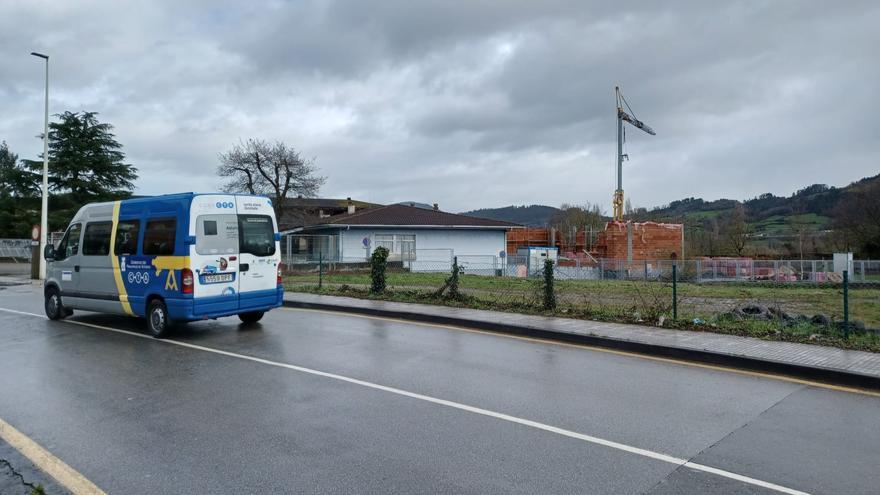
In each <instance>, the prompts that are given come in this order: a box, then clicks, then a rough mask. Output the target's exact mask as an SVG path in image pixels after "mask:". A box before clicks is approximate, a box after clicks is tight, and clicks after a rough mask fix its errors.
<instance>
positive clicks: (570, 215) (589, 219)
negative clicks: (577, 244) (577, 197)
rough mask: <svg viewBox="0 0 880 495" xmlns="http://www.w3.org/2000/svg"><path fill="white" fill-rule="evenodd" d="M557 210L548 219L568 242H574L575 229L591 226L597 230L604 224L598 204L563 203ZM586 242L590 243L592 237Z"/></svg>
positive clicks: (585, 228)
mask: <svg viewBox="0 0 880 495" xmlns="http://www.w3.org/2000/svg"><path fill="white" fill-rule="evenodd" d="M559 210H560V211H559V212H558V213H556V214H555V215H554V217H553V218H552V219H551V220H550V223H551V224H552V225H554V226H555V227H556V228H558V229H559V231H560V232H562V234H563V235H564V236H566V239H567V242H568V243H572V244H573V243H574V241H575V238H576V231H577V230H581V229H584V230H587V229H590V228H591V227H592V229H593V230H594V231H596V232H598V231H599V230H601V229H602V228H603V227H604V225H605V219H604V218H603V212H602V209H601V208H599V205H591V204H590V203H586V204H583V205H573V204H569V203H563V204H562V205H561V206H560V207H559ZM586 243H587V246H589V245H590V244H591V243H592V239H587V240H586Z"/></svg>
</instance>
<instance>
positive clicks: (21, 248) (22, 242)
mask: <svg viewBox="0 0 880 495" xmlns="http://www.w3.org/2000/svg"><path fill="white" fill-rule="evenodd" d="M31 252H32V248H31V240H30V239H0V259H5V260H12V261H13V262H27V261H30V260H31Z"/></svg>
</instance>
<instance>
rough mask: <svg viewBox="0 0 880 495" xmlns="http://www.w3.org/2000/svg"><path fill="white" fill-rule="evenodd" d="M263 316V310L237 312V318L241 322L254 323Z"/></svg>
mask: <svg viewBox="0 0 880 495" xmlns="http://www.w3.org/2000/svg"><path fill="white" fill-rule="evenodd" d="M261 318H263V311H251V312H249V313H239V315H238V319H239V320H241V322H242V323H245V324H248V323H256V322H258V321H260V319H261Z"/></svg>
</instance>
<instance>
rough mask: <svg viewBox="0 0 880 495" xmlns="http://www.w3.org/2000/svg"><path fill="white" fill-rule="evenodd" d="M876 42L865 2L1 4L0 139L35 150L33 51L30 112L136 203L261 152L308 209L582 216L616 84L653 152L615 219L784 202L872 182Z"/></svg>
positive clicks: (205, 182) (609, 138) (595, 189)
mask: <svg viewBox="0 0 880 495" xmlns="http://www.w3.org/2000/svg"><path fill="white" fill-rule="evenodd" d="M878 24H880V7H878V6H876V5H875V4H874V3H872V2H846V3H845V4H832V3H827V2H795V1H778V2H766V3H757V2H727V3H724V4H719V3H717V2H704V1H693V2H653V1H644V2H627V3H626V4H620V3H611V2H584V1H579V0H571V1H561V0H560V1H545V2H534V1H531V0H515V1H507V2H503V3H499V2H493V1H469V2H458V3H457V2H449V1H434V0H431V1H424V2H409V1H404V0H394V1H390V0H389V1H383V2H361V1H355V0H351V1H320V0H308V1H302V2H283V1H276V2H266V3H247V4H242V3H240V2H211V1H205V2H186V3H184V4H179V3H175V2H170V1H168V2H140V3H135V2H131V3H128V2H115V1H110V0H107V1H105V2H95V3H90V4H88V6H86V7H82V6H79V5H76V4H68V3H65V2H61V3H59V2H46V3H45V4H40V3H38V2H28V3H19V4H13V5H12V6H5V7H4V15H3V16H0V73H2V74H3V77H2V78H0V108H3V109H4V118H3V119H0V139H5V140H7V141H8V142H9V143H10V146H11V147H12V149H13V151H15V152H17V153H19V154H20V155H21V156H22V157H33V156H36V154H37V153H39V150H40V144H39V141H38V140H36V139H34V138H33V136H34V135H35V134H37V133H38V132H40V129H41V126H42V123H41V110H42V106H41V105H42V71H41V66H40V65H39V64H38V63H37V61H36V60H35V59H33V57H30V56H29V55H28V53H29V52H30V51H32V50H46V51H49V52H50V54H51V55H52V57H53V58H52V111H53V112H61V111H63V110H74V111H75V110H81V109H86V110H94V111H98V112H100V114H101V117H102V118H103V119H105V120H107V121H109V122H111V123H113V124H114V125H115V126H116V133H117V136H118V138H119V140H120V141H121V142H122V143H123V144H124V145H125V151H126V152H127V153H128V160H129V161H130V162H132V163H134V164H135V165H137V166H138V167H139V168H140V170H141V177H142V178H141V179H140V180H139V181H138V188H139V191H140V192H144V193H163V192H171V191H174V190H179V189H181V188H185V189H210V188H213V187H216V185H217V184H218V181H217V179H216V177H214V175H213V172H214V167H215V166H216V156H217V153H218V152H220V151H223V150H225V149H226V148H228V147H229V146H231V145H232V144H233V143H235V142H236V141H237V140H238V139H240V138H248V137H262V138H266V139H283V140H285V141H287V142H288V143H289V144H291V145H293V146H295V147H297V148H298V149H300V150H301V151H302V152H303V153H304V154H305V155H306V156H315V157H316V158H317V163H318V165H319V166H320V167H321V168H322V172H323V173H324V174H326V175H327V176H328V177H329V181H328V183H327V185H326V186H325V188H324V191H323V192H324V193H325V194H327V195H330V196H343V197H344V196H357V197H363V198H364V199H368V200H373V201H377V202H385V201H389V202H390V201H398V200H425V202H434V201H437V202H439V203H441V205H442V206H443V207H444V208H447V209H451V210H464V209H471V208H476V207H484V206H498V205H502V204H511V203H517V204H521V203H536V202H544V203H549V204H558V203H561V202H584V201H591V202H598V203H600V204H603V205H604V204H607V203H608V198H609V197H610V193H611V190H612V189H613V163H614V152H615V143H614V139H615V123H614V107H613V105H614V101H613V87H614V85H615V84H620V85H621V86H623V88H624V91H625V92H626V95H627V96H628V99H629V101H630V102H631V103H632V104H633V107H634V109H635V111H636V113H637V114H638V116H639V117H640V118H642V119H644V120H645V121H647V122H649V123H650V124H651V125H652V126H653V127H654V128H655V129H657V131H658V135H657V136H654V137H652V136H647V135H644V134H641V133H639V132H638V131H636V130H634V129H630V130H629V134H628V136H629V140H628V144H627V146H628V152H629V154H630V156H631V157H632V160H631V161H630V162H628V163H627V165H626V171H625V179H624V180H625V183H624V186H625V189H626V190H627V195H628V197H631V198H632V199H633V203H634V204H635V205H640V206H651V205H656V204H661V203H666V202H668V201H671V200H674V199H678V198H680V197H685V196H703V197H706V198H715V197H722V196H724V197H733V198H742V197H748V196H753V195H755V194H759V193H762V192H767V191H772V192H775V193H790V192H792V191H794V190H795V189H797V188H799V187H802V186H804V185H807V184H809V183H812V182H827V183H832V184H838V185H839V184H844V183H847V182H849V181H851V180H855V179H858V178H859V177H861V176H864V175H869V174H875V173H877V171H878V166H877V164H878V158H880V142H878V140H877V125H876V123H875V122H876V117H875V115H876V114H877V113H878V110H880V100H878V96H877V94H876V88H875V86H876V81H878V80H880V65H878V64H877V63H876V61H875V58H876V57H875V54H874V51H875V50H876V48H875V47H876V46H878V45H880V33H878V31H877V29H876V26H877V25H878ZM184 183H185V184H187V185H185V186H184V185H182V184H184ZM190 184H192V185H190Z"/></svg>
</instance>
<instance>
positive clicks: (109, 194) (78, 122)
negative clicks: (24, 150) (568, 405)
mask: <svg viewBox="0 0 880 495" xmlns="http://www.w3.org/2000/svg"><path fill="white" fill-rule="evenodd" d="M97 115H98V114H97V113H96V112H64V113H62V114H60V115H56V117H58V118H59V122H52V123H50V124H49V188H50V191H52V192H54V193H68V196H69V199H70V200H71V203H73V204H75V205H80V206H81V205H83V204H85V203H88V202H91V201H107V200H112V199H119V198H124V197H128V196H130V195H131V190H132V189H134V180H135V179H137V169H136V168H134V167H132V166H131V165H130V164H127V163H124V161H123V160H124V159H125V154H124V153H122V151H121V149H122V145H120V144H119V143H118V142H117V141H116V139H115V136H114V135H113V133H112V132H111V131H112V130H113V126H112V125H110V124H107V123H101V122H98V119H97ZM25 163H26V166H27V167H28V169H30V170H31V171H32V172H34V173H35V174H41V173H42V169H43V162H42V160H26V161H25Z"/></svg>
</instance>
